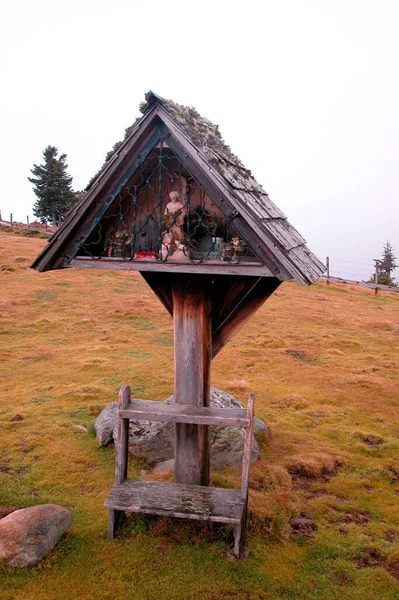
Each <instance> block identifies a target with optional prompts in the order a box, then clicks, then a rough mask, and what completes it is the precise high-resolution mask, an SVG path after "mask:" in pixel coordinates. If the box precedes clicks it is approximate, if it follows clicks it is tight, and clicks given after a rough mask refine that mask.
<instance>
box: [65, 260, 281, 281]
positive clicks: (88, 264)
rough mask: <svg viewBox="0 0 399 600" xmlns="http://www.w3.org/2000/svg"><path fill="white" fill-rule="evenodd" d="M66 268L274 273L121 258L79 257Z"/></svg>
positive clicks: (245, 266) (247, 265)
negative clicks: (97, 258)
mask: <svg viewBox="0 0 399 600" xmlns="http://www.w3.org/2000/svg"><path fill="white" fill-rule="evenodd" d="M63 266H64V268H70V267H73V268H77V269H104V270H109V269H112V270H114V271H115V270H117V271H140V272H145V271H150V272H155V273H157V272H163V273H187V274H197V273H198V274H201V275H242V276H247V275H252V276H253V275H255V276H259V277H271V276H272V273H271V271H270V269H269V268H268V267H266V266H265V265H261V264H258V263H253V262H242V263H239V264H236V265H233V264H230V263H228V262H223V261H203V262H201V263H199V264H195V263H192V262H187V263H185V262H183V261H181V262H175V263H173V262H171V261H169V260H168V261H166V262H161V261H158V260H146V259H142V258H136V259H134V260H123V259H119V258H112V257H107V258H101V259H99V260H96V259H95V258H84V257H80V256H77V257H76V258H74V259H72V260H71V262H69V263H68V262H66V263H64V265H63Z"/></svg>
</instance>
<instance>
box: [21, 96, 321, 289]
mask: <svg viewBox="0 0 399 600" xmlns="http://www.w3.org/2000/svg"><path fill="white" fill-rule="evenodd" d="M140 110H141V112H142V113H143V116H142V117H141V118H140V119H138V120H136V122H135V124H134V125H133V126H131V127H129V128H128V129H127V130H126V136H125V139H124V141H123V142H122V143H118V144H115V146H114V149H115V150H114V152H113V153H111V154H110V156H109V160H107V161H106V162H105V164H104V165H103V167H102V169H101V170H100V172H99V173H98V174H97V176H95V178H94V179H93V180H92V182H91V183H90V184H89V186H88V188H87V191H86V193H85V195H84V197H83V198H82V199H81V201H80V202H79V203H78V204H77V205H76V206H75V207H74V209H73V210H72V211H71V212H70V214H69V215H68V217H67V219H66V221H65V222H64V223H63V225H62V227H61V228H60V229H59V231H58V232H57V234H55V236H53V238H52V240H51V241H50V243H49V245H48V246H47V248H46V249H45V250H44V251H43V252H42V254H41V255H40V256H39V257H38V259H37V260H36V261H35V263H34V264H33V265H32V266H33V267H35V268H38V269H39V270H46V269H48V268H57V266H58V267H59V266H62V265H61V264H60V262H59V260H58V261H55V257H56V255H58V254H59V253H60V252H62V249H63V248H65V243H63V240H64V241H65V240H66V239H67V238H68V236H69V235H73V232H74V231H75V232H76V231H77V230H78V229H79V222H80V221H82V219H83V218H84V216H85V214H86V213H87V212H88V211H89V210H90V207H93V206H94V205H95V203H96V200H98V198H97V196H98V190H100V189H101V187H102V186H103V185H106V182H107V180H108V179H110V178H112V176H113V175H114V174H115V173H116V172H117V170H118V166H120V165H121V164H122V163H123V160H124V159H125V157H126V156H127V155H128V154H129V151H130V148H131V147H132V145H133V144H134V142H135V139H137V137H138V135H139V133H140V129H143V128H144V127H145V124H146V122H149V120H150V118H153V117H154V115H157V116H158V117H159V118H160V120H161V121H162V122H163V123H164V124H165V125H166V127H167V129H168V130H169V131H170V132H171V135H172V136H175V137H176V138H178V140H179V143H180V145H181V146H183V147H184V148H185V149H186V150H187V152H188V153H190V156H191V158H192V159H193V160H194V161H195V163H196V164H197V165H198V167H199V168H200V169H202V171H203V172H204V173H206V174H207V176H208V177H209V178H211V179H212V184H213V186H214V188H216V189H217V190H218V191H220V193H221V194H224V195H226V197H227V198H228V200H229V202H230V203H231V205H232V206H233V207H234V208H235V209H236V210H237V211H238V212H239V213H240V214H241V215H242V216H243V218H244V219H245V220H246V222H247V224H248V225H249V226H250V227H251V228H252V229H253V231H254V232H256V235H257V236H258V238H260V239H261V240H262V242H263V243H264V245H265V248H266V249H267V251H268V253H269V255H271V256H273V259H275V261H276V264H277V265H280V276H281V278H283V279H288V278H290V277H291V278H295V279H296V280H297V281H299V282H300V283H312V282H313V281H315V280H316V279H318V277H320V275H322V273H323V272H324V271H325V267H324V265H323V264H322V263H321V262H320V261H319V260H318V258H317V257H316V256H315V255H314V254H313V253H312V252H311V251H310V250H309V249H308V248H307V247H306V242H305V240H304V238H303V237H302V236H301V235H300V234H299V233H298V232H297V231H296V229H295V228H294V227H293V226H292V225H291V224H290V223H289V222H288V220H287V218H286V216H285V215H284V214H283V213H282V212H281V211H280V209H279V208H278V207H277V206H276V205H275V204H274V203H273V202H272V201H271V200H270V198H269V196H268V194H267V193H266V192H265V190H264V189H263V188H262V186H261V185H259V183H258V182H257V181H256V180H255V178H254V177H253V176H252V174H251V171H249V170H248V169H246V168H245V167H244V165H243V164H242V162H241V161H240V159H239V158H238V157H237V156H236V155H235V154H233V152H232V151H231V149H230V147H229V146H227V145H226V144H225V142H224V140H223V138H222V136H221V134H220V132H219V128H218V126H217V125H214V124H213V123H211V122H210V121H208V120H207V119H205V118H203V117H201V115H200V114H199V113H198V112H197V111H196V110H195V109H194V108H190V107H185V106H181V105H179V104H176V103H175V102H172V101H170V100H164V99H163V98H160V97H159V96H157V95H156V94H154V93H153V92H149V93H148V94H146V102H145V103H143V105H141V107H140ZM65 254H66V252H64V255H65ZM277 270H278V267H277ZM276 274H277V276H278V273H276Z"/></svg>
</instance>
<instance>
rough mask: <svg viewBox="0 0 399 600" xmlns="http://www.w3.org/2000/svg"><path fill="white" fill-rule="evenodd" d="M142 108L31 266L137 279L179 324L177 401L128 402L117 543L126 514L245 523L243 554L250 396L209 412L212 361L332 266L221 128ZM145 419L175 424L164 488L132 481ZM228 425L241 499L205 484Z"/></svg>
mask: <svg viewBox="0 0 399 600" xmlns="http://www.w3.org/2000/svg"><path fill="white" fill-rule="evenodd" d="M142 113H143V116H142V117H141V118H140V119H138V120H137V121H136V123H135V124H134V125H133V126H132V127H130V128H128V129H127V130H126V136H125V139H124V141H123V142H122V143H120V144H116V145H115V148H114V152H113V153H112V154H111V155H110V156H109V158H108V160H107V161H106V163H105V164H104V166H103V167H102V169H101V170H100V172H99V173H98V174H97V175H96V176H95V178H93V180H92V181H91V183H90V185H89V186H88V188H87V190H86V192H85V194H84V196H83V197H82V199H81V200H80V201H79V203H78V204H77V205H76V206H75V207H74V208H73V209H72V210H71V211H70V213H69V214H68V216H67V218H66V220H65V222H64V223H63V224H62V226H61V227H60V229H59V230H58V231H57V233H56V234H55V235H54V236H53V237H52V238H51V240H50V242H49V244H48V246H47V247H46V248H45V249H44V251H43V252H42V253H41V254H40V255H39V257H38V258H37V259H36V261H35V262H34V264H33V265H32V266H33V267H34V268H36V269H37V270H39V271H46V270H49V269H60V268H94V269H119V270H124V271H131V270H135V271H139V272H140V273H141V275H142V276H143V277H144V279H145V280H146V282H147V283H148V285H149V286H150V287H151V288H152V289H153V291H154V292H155V294H156V295H157V297H158V298H159V300H160V301H161V302H162V304H163V305H164V306H165V308H166V309H167V310H168V312H169V313H170V314H171V315H172V317H173V321H174V355H175V390H174V391H175V404H174V405H167V406H166V405H163V408H161V406H160V404H159V403H156V402H151V401H132V400H131V399H130V397H129V389H128V387H123V388H122V390H121V393H120V400H119V401H120V407H119V412H118V414H119V417H118V418H119V425H118V432H119V437H118V442H117V467H116V482H115V487H114V488H113V490H112V491H111V493H110V495H109V497H108V499H107V501H106V506H107V508H108V509H109V515H110V516H109V528H108V533H109V537H113V535H114V532H115V528H116V525H117V523H118V520H119V517H120V515H121V513H122V512H125V511H127V512H129V511H131V512H153V513H155V514H170V515H172V516H179V517H186V518H199V519H207V520H216V521H217V520H219V521H222V522H232V523H235V524H236V538H235V539H236V543H235V554H236V556H242V552H243V532H244V530H245V514H246V503H247V492H248V474H249V456H250V449H251V440H252V433H251V434H250V435H249V432H251V427H252V425H251V423H252V421H253V399H251V401H250V406H249V409H248V411H246V410H244V411H243V413H242V414H240V415H238V414H229V410H228V409H223V410H220V409H219V410H218V411H215V410H214V409H211V408H210V365H211V360H212V358H213V357H214V356H216V354H218V352H219V351H220V350H221V349H222V348H223V347H224V346H225V345H226V343H227V342H228V341H229V340H230V339H231V338H232V336H233V335H234V334H235V333H236V332H237V331H238V329H240V327H242V325H243V324H244V323H245V322H246V321H247V320H248V319H249V318H250V317H251V316H252V315H253V314H254V312H255V311H256V310H257V309H258V308H259V307H260V306H261V305H262V304H263V303H264V302H265V300H266V299H267V298H268V297H269V296H270V295H271V294H272V293H273V292H274V291H275V290H276V289H277V287H278V286H279V285H280V283H281V282H282V281H284V280H287V279H293V278H294V279H296V280H297V281H298V282H299V283H303V284H310V283H312V282H313V281H315V280H316V279H317V278H318V277H319V276H320V275H321V274H322V273H323V272H324V265H322V263H321V262H320V261H319V260H318V259H317V258H316V257H315V256H314V255H313V254H312V253H311V252H310V250H309V249H308V248H307V247H306V245H305V240H304V239H303V238H302V237H301V236H300V234H299V233H298V232H297V231H296V230H295V229H294V228H293V227H292V226H291V225H290V223H289V222H288V220H287V218H286V217H285V216H284V214H283V213H282V212H281V211H280V210H279V209H278V208H277V207H276V206H275V205H274V204H273V203H272V202H271V200H270V199H269V197H268V195H267V194H266V192H265V191H264V190H263V188H262V187H261V186H260V185H259V184H258V183H257V182H256V180H255V179H254V177H253V176H252V174H251V172H250V171H248V170H247V169H246V168H245V167H244V166H243V164H242V163H241V161H240V160H239V159H238V157H237V156H235V155H234V154H233V153H232V152H231V150H230V148H229V147H228V146H226V144H225V143H224V141H223V139H222V137H221V135H220V133H219V130H218V128H217V126H215V125H213V124H212V123H211V122H210V121H208V120H207V119H204V118H202V117H201V116H200V115H199V114H198V113H197V111H195V109H193V108H187V107H184V106H180V105H178V104H176V103H174V102H171V101H169V100H164V99H162V98H160V97H159V96H156V95H155V94H153V93H152V92H149V93H148V94H147V95H146V102H145V104H144V105H143V107H142ZM127 276H128V274H127ZM221 412H222V413H223V414H219V413H221ZM230 412H231V411H230ZM233 412H234V411H233ZM235 412H237V411H235ZM138 415H142V418H143V419H145V420H161V421H162V420H167V421H172V422H175V423H176V426H175V427H176V438H175V473H174V481H175V483H174V484H169V485H170V486H171V487H169V488H167V486H168V484H159V485H161V487H162V490H161V488H160V487H158V488H157V490H155V488H154V486H156V484H154V483H151V482H129V480H127V479H126V473H127V435H128V427H129V419H131V418H134V419H137V418H138ZM221 423H223V424H230V425H232V426H243V427H245V428H246V431H247V435H246V445H245V452H244V465H243V484H242V488H241V490H227V491H225V492H220V490H219V491H218V488H210V487H208V486H209V467H210V458H209V444H210V442H209V427H210V426H212V425H215V424H221ZM246 456H247V458H245V457H246ZM141 484H142V485H141ZM165 486H166V487H165ZM179 486H182V487H179ZM215 490H216V491H215ZM221 494H222V495H221ZM223 494H225V496H223ZM226 494H227V496H226ZM229 494H230V496H229ZM222 506H223V509H222V508H221V507H222ZM190 507H191V509H190ZM218 507H220V510H219V509H218ZM226 511H227V512H226Z"/></svg>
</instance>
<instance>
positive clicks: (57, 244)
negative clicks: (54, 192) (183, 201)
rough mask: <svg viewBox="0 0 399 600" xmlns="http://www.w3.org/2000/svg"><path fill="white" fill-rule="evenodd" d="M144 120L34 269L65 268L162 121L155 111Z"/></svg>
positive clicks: (115, 155)
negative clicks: (68, 256)
mask: <svg viewBox="0 0 399 600" xmlns="http://www.w3.org/2000/svg"><path fill="white" fill-rule="evenodd" d="M144 117H145V119H143V121H142V122H141V123H140V124H139V125H138V126H137V127H136V128H135V131H134V133H133V134H132V135H131V136H130V137H129V138H128V139H127V140H126V141H125V142H124V143H123V144H122V146H121V147H120V148H119V149H118V152H117V153H115V154H114V156H113V157H112V158H111V159H110V160H109V161H107V163H106V165H105V166H104V169H102V170H101V172H100V173H99V175H98V176H97V177H96V180H95V181H94V182H93V183H92V184H91V186H90V188H89V190H88V191H87V194H85V195H84V196H83V197H82V199H81V201H80V202H78V203H77V204H76V205H75V206H74V207H73V209H72V210H71V211H70V212H69V213H68V215H67V217H66V219H65V221H64V222H63V224H62V226H61V227H60V228H59V230H58V231H57V232H56V234H55V235H54V236H53V237H52V238H51V240H50V241H49V243H48V245H47V246H46V248H45V249H44V250H43V251H42V252H41V253H40V254H39V256H38V257H37V258H36V260H35V261H34V263H33V264H32V267H33V268H35V269H37V270H38V271H47V270H49V269H58V268H61V267H62V266H63V262H64V257H65V255H66V254H67V253H68V252H69V251H70V249H71V247H72V246H73V244H74V240H75V238H76V237H77V236H78V234H79V232H81V231H84V230H85V228H86V227H87V225H88V224H89V223H90V221H91V220H92V218H93V217H94V214H95V213H96V211H97V208H98V206H101V204H102V202H103V201H104V200H105V199H106V198H107V196H108V194H110V193H112V191H113V189H114V187H115V182H118V181H119V180H120V178H121V177H122V176H123V174H124V173H125V171H126V169H128V168H129V166H130V164H131V160H132V159H133V160H134V159H135V158H136V157H137V156H138V155H139V154H140V152H141V151H142V150H143V148H144V147H145V145H146V143H147V142H148V140H149V139H151V136H152V135H153V134H154V129H156V128H158V127H159V118H158V117H157V116H156V114H155V113H154V111H151V112H149V113H148V114H147V115H144Z"/></svg>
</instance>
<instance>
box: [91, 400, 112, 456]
mask: <svg viewBox="0 0 399 600" xmlns="http://www.w3.org/2000/svg"><path fill="white" fill-rule="evenodd" d="M117 410H118V403H117V402H111V404H108V406H106V407H105V408H104V410H102V411H101V413H100V414H99V415H98V417H97V419H96V420H95V421H94V429H95V431H96V437H97V439H98V444H99V446H108V444H111V443H112V442H113V441H114V429H115V425H116V420H117V415H116V411H117Z"/></svg>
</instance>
